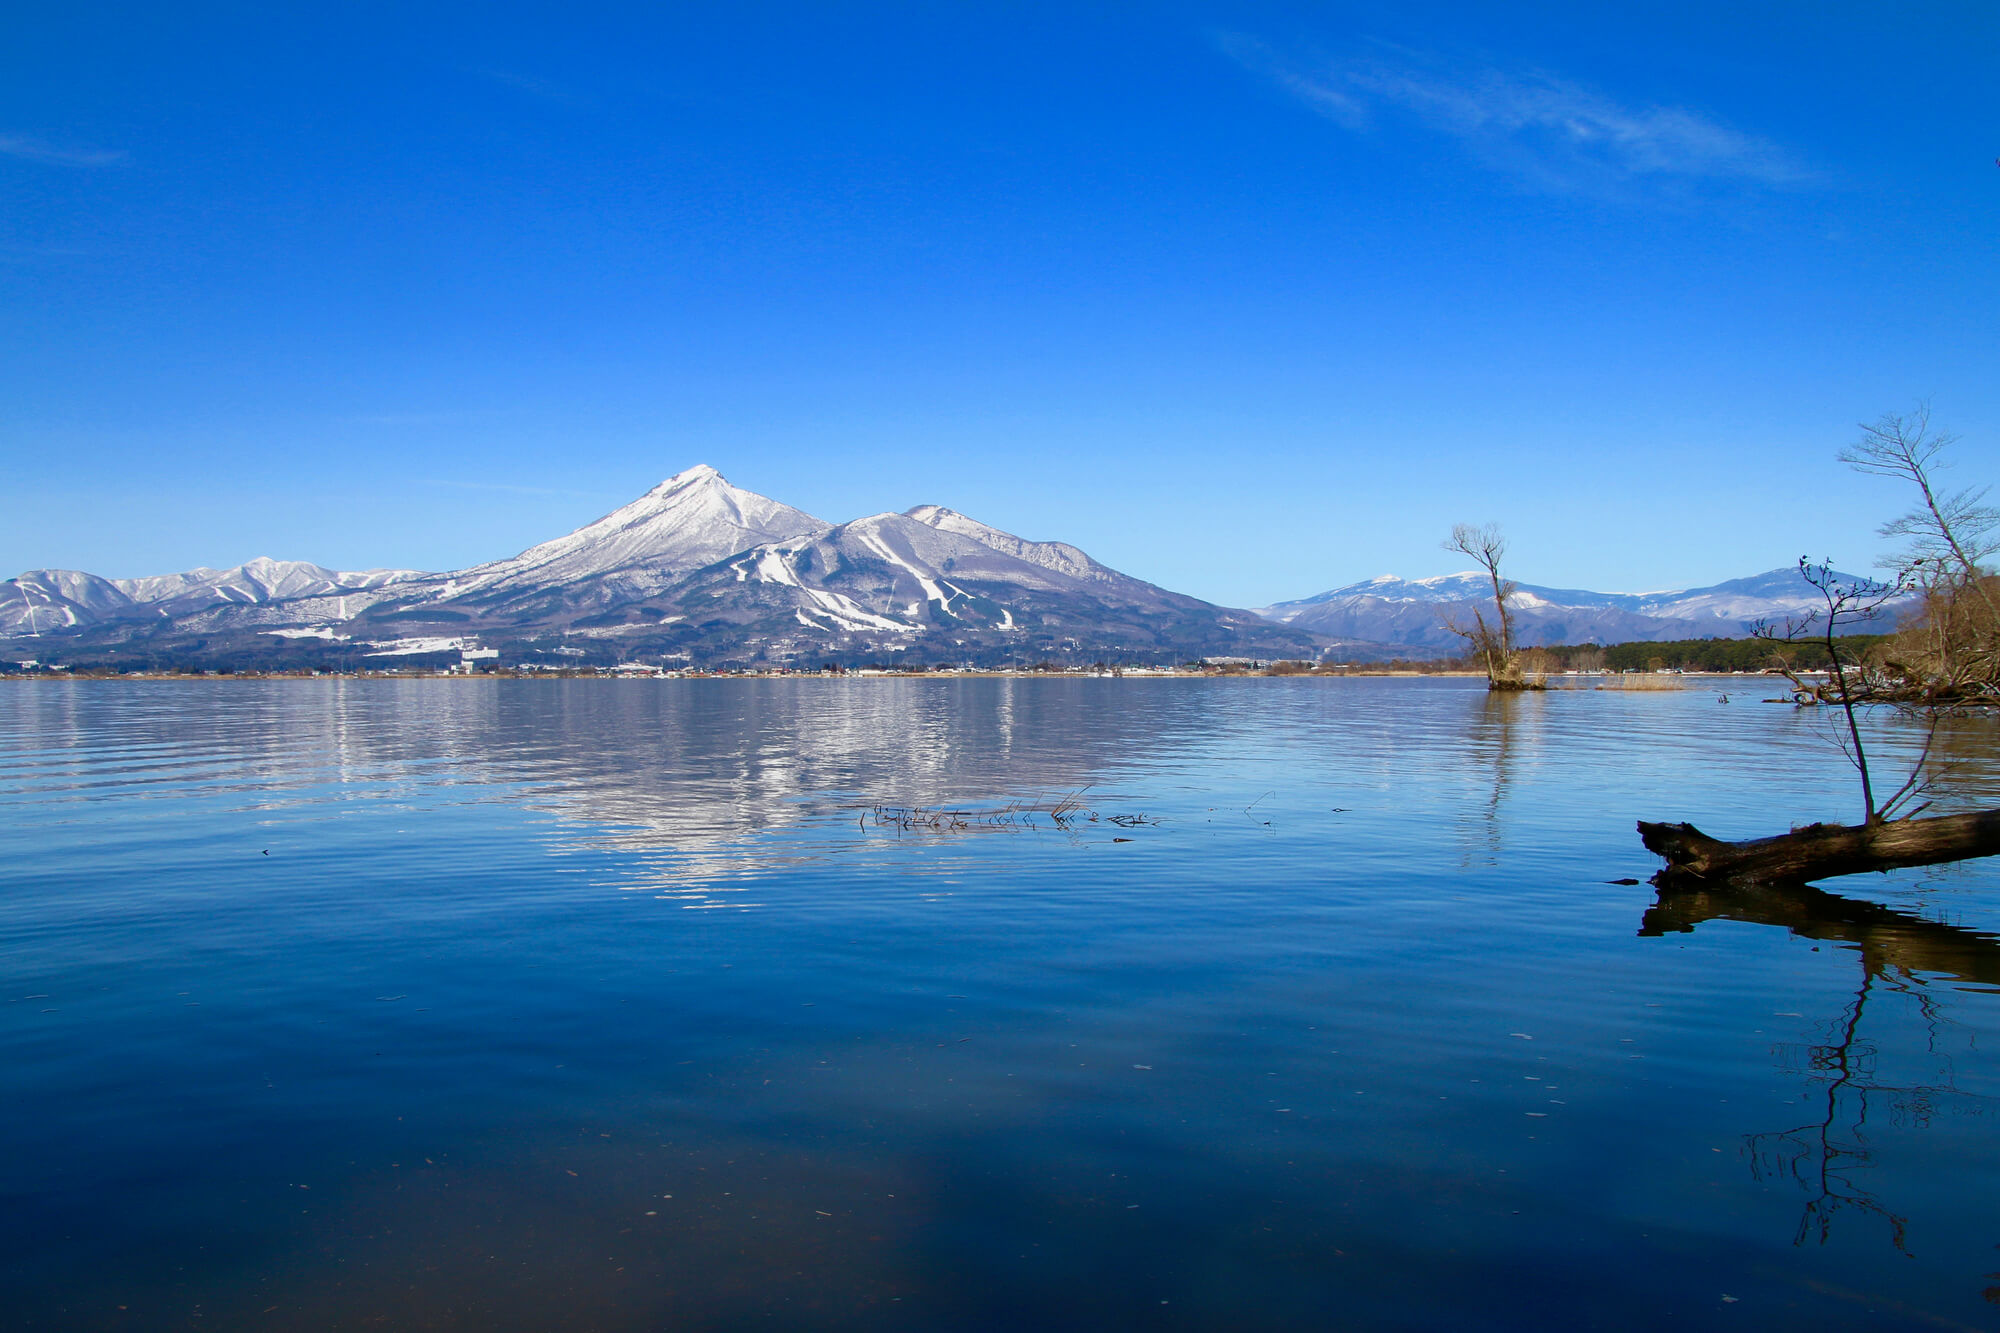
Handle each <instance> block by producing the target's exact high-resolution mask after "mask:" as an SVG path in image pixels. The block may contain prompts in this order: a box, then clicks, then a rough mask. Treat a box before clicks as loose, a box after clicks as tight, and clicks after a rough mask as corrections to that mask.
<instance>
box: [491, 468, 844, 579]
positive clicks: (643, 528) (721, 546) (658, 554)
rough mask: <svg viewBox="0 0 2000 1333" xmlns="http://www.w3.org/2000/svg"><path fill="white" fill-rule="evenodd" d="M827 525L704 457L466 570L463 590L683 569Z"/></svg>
mask: <svg viewBox="0 0 2000 1333" xmlns="http://www.w3.org/2000/svg"><path fill="white" fill-rule="evenodd" d="M828 526H829V525H828V524H827V523H825V522H824V521H822V520H820V519H817V518H814V517H813V516H812V515H811V514H808V513H806V512H804V511H803V510H798V509H794V508H792V507H791V506H790V505H786V504H780V503H779V502H778V501H776V500H773V499H770V498H769V497H767V496H762V495H758V494H757V493H756V492H754V491H746V490H743V489H742V488H741V487H737V486H732V485H730V484H729V482H728V481H726V480H724V478H723V476H722V474H721V473H720V472H717V471H716V470H715V469H714V468H712V467H710V466H709V465H708V464H706V463H697V464H695V465H694V466H693V467H691V468H688V469H687V470H685V471H683V472H677V473H675V474H674V475H673V476H671V477H668V478H667V479H666V480H665V481H663V482H661V483H660V484H659V485H657V486H655V487H654V488H653V489H652V490H650V491H647V492H646V493H645V494H644V495H642V496H640V497H639V498H638V499H636V500H634V501H632V502H631V503H630V504H627V505H623V506H620V507H619V508H617V509H614V510H612V511H611V512H610V513H609V514H606V515H605V516H604V517H603V518H600V519H598V520H597V521H596V522H595V523H587V524H585V525H584V526H583V527H580V528H578V529H577V530H576V531H574V532H571V533H569V534H568V535H566V536H562V537H558V538H556V539H555V540H554V541H548V542H543V543H542V544H541V545H539V546H531V547H529V548H528V549H527V550H525V551H523V552H521V554H519V555H517V556H514V557H513V558H511V559H508V560H496V561H493V562H492V563H490V564H485V565H480V566H477V567H475V568H473V569H469V570H465V571H463V572H462V573H461V574H459V575H458V576H457V577H458V579H459V580H460V582H461V587H460V588H459V589H458V590H457V591H460V592H462V591H465V590H466V587H467V586H469V587H471V588H495V587H508V586H514V585H517V584H522V583H523V582H524V581H525V582H526V583H528V584H532V585H534V586H547V585H549V584H552V583H564V582H570V581H574V580H577V579H583V578H592V577H595V576H598V575H603V574H609V573H612V572H614V571H618V570H635V569H646V570H651V571H654V572H655V573H657V572H658V571H661V570H676V571H683V572H684V571H687V570H691V569H699V568H700V567H701V566H703V565H707V564H711V563H713V562H715V561H717V560H722V559H726V558H727V557H729V556H732V555H735V554H736V553H737V552H739V551H747V550H749V549H750V548H751V547H753V546H759V545H762V544H763V543H765V542H772V541H782V540H784V539H785V538H787V537H797V536H801V535H804V534H806V533H814V532H824V531H825V530H826V529H827V527H828Z"/></svg>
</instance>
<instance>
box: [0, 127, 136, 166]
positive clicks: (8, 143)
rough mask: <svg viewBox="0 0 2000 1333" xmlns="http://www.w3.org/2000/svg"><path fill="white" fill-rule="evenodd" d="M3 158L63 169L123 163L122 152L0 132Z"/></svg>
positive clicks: (0, 149)
mask: <svg viewBox="0 0 2000 1333" xmlns="http://www.w3.org/2000/svg"><path fill="white" fill-rule="evenodd" d="M0 157H17V158H20V159H22V160H23V161H26V162H47V163H50V164H52V165H55V166H59V167H108V166H110V165H111V164H113V163H114V162H123V161H124V160H125V154H124V152H123V151H121V150H117V149H109V148H79V147H76V146H74V145H71V144H59V143H51V142H49V141H48V140H47V139H42V138H38V137H36V136H35V135H32V134H7V133H0Z"/></svg>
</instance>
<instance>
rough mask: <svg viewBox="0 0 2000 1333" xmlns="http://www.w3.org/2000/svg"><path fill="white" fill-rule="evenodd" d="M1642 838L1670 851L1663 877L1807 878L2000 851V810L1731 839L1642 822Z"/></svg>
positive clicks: (1679, 880) (1681, 880) (1649, 846)
mask: <svg viewBox="0 0 2000 1333" xmlns="http://www.w3.org/2000/svg"><path fill="white" fill-rule="evenodd" d="M1639 840H1640V841H1641V842H1643V843H1645V844H1646V850H1647V851H1649V852H1654V853H1656V854H1658V855H1660V856H1663V857H1665V858H1666V860H1667V866H1666V869H1664V870H1662V871H1660V873H1659V874H1657V875H1655V876H1654V877H1653V882H1654V883H1655V884H1661V885H1665V884H1686V883H1698V882H1701V881H1704V880H1715V881H1721V882H1731V881H1734V882H1737V883H1744V884H1804V883H1806V882H1807V881H1809V880H1815V879H1827V878H1831V877H1832V876H1835V875H1858V874H1861V873H1862V872H1863V871H1868V870H1897V869H1900V868H1902V867H1904V866H1928V865H1937V864H1939V863H1940V862H1944V861H1963V860H1966V859H1968V858H1970V857H1975V856H1993V855H1996V854H2000V810H1979V811H1974V812H1973V813H1971V814H1964V815H1942V816H1939V817H1938V818H1935V819H1894V820H1889V821H1886V822H1883V823H1877V824H1862V825H1849V824H1809V825H1807V826H1806V827H1805V828H1801V829H1793V830H1792V831H1791V832H1790V833H1780V834H1779V835H1778V836H1776V837H1774V838H1752V839H1751V840H1750V841H1748V842H1723V841H1722V840H1721V839H1719V838H1711V837H1709V836H1708V835H1707V834H1706V833H1703V832H1702V831H1701V830H1700V829H1698V828H1696V827H1695V826H1694V825H1692V824H1649V823H1647V822H1646V821H1645V820H1643V819H1642V820H1640V821H1639Z"/></svg>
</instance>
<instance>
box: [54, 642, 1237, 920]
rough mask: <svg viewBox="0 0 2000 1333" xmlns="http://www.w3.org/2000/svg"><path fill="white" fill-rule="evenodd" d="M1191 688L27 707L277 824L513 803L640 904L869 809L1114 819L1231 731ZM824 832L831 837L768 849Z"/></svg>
mask: <svg viewBox="0 0 2000 1333" xmlns="http://www.w3.org/2000/svg"><path fill="white" fill-rule="evenodd" d="M1190 684H1198V683H1197V682H1187V681H1176V680H1164V679H1162V680H1145V679H1127V680H1061V679H1055V680H1021V679H1006V678H1000V679H973V680H967V679H958V680H935V681H924V680H914V679H897V680H852V681H830V680H799V681H786V680H770V679H765V680H683V681H589V682H556V681H547V682H514V681H508V682H481V681H444V680H437V681H409V682H386V681H348V680H326V681H314V682H286V683H273V684H272V685H270V686H267V687H249V688H245V687H242V686H224V687H218V688H217V689H216V690H215V691H214V693H213V695H212V703H213V707H212V708H211V709H210V710H209V711H208V712H207V713H206V714H205V715H203V721H204V724H205V725H204V726H203V727H201V728H200V729H192V730H191V729H190V728H189V726H188V725H187V722H188V718H189V717H190V716H191V715H193V713H192V710H188V709H176V710H174V711H173V713H172V714H171V716H172V717H173V718H174V719H175V721H174V723H173V724H172V726H171V728H170V729H169V728H168V727H167V725H166V724H165V723H163V722H162V721H161V720H160V717H161V714H160V713H159V712H157V711H155V710H153V709H151V708H148V707H146V706H145V704H144V694H143V687H142V690H139V691H134V690H132V689H130V688H129V687H126V688H125V689H124V690H123V691H122V692H118V693H114V692H110V691H105V692H90V691H68V690H65V691H47V692H41V693H38V694H37V695H35V696H34V703H35V704H36V705H37V706H47V707H51V708H55V709H58V710H62V711H68V712H74V711H79V710H81V711H93V712H98V713H99V714H100V716H98V717H96V718H94V719H92V720H91V723H90V727H89V728H85V727H84V726H82V725H81V720H80V719H76V718H72V719H67V720H66V725H62V726H58V727H51V728H50V729H49V730H50V731H51V732H52V733H54V734H63V733H64V732H66V733H67V734H73V735H74V734H84V733H85V732H86V731H87V730H92V729H94V730H95V732H96V734H99V735H102V734H104V732H105V731H106V730H107V729H115V730H117V731H119V732H120V733H122V735H121V741H122V743H123V744H124V746H125V747H126V749H127V752H128V753H129V754H131V755H133V756H135V758H137V757H143V756H145V755H148V754H153V755H159V756H162V761H161V766H160V767H159V768H157V769H156V770H151V771H148V772H147V773H145V774H144V775H143V776H141V775H135V776H134V777H133V778H132V779H130V780H131V781H134V782H141V783H143V782H150V781H155V780H157V781H161V782H167V783H175V782H178V781H180V780H181V779H183V778H193V777H199V778H200V780H202V781H204V782H208V783H213V784H215V785H216V786H217V787H218V788H219V789H223V790H228V789H231V788H233V789H236V790H239V791H248V792H256V793H260V794H262V796H263V798H264V799H263V800H261V801H260V804H264V803H266V802H268V804H270V805H271V806H273V807H278V806H283V805H286V804H288V803H290V802H291V801H293V800H301V801H313V800H319V799H323V794H322V793H314V792H298V791H296V789H298V788H307V787H318V786H321V785H324V784H340V785H343V786H349V787H352V789H353V791H354V794H355V795H357V796H361V795H367V796H376V797H385V796H386V797H389V798H392V799H393V798H397V797H398V796H400V795H401V794H403V793H404V792H406V791H407V793H408V794H409V795H411V796H413V797H414V796H415V795H416V794H417V789H418V785H419V784H422V785H423V786H424V787H426V788H437V787H443V788H449V787H451V786H453V785H457V784H465V785H469V786H475V787H501V788H505V789H506V797H507V799H509V800H513V801H518V802H520V803H522V804H525V805H528V806H530V807H535V808H541V809H545V810H547V811H549V812H551V813H553V814H555V815H557V816H559V817H561V818H562V819H564V820H566V821H572V822H573V823H574V825H575V826H576V827H573V828H572V829H570V830H569V831H568V833H567V834H566V835H565V837H566V839H567V840H569V842H570V844H571V845H575V846H578V847H582V846H589V847H592V848H600V849H601V848H605V847H612V848H616V849H619V850H622V851H625V852H633V853H639V854H641V859H642V860H644V861H645V862H646V863H647V864H648V865H649V866H651V867H653V868H654V869H655V870H656V872H657V873H656V874H653V875H649V876H645V877H643V878H641V879H640V880H637V881H632V880H621V887H629V888H649V887H658V886H660V885H662V884H666V885H682V884H686V883H689V882H691V881H692V882H695V883H698V884H699V883H711V882H713V881H715V880H719V879H724V880H726V879H741V878H745V877H747V876H749V875H751V874H753V873H754V872H756V871H758V870H760V869H763V868H765V867H768V866H769V865H772V864H776V863H780V862H782V861H784V860H786V859H796V858H798V857H802V856H817V855H823V854H825V853H826V852H827V851H828V850H829V849H830V848H833V847H844V848H852V847H854V846H856V845H857V842H860V843H864V844H865V843H866V842H867V840H868V839H870V838H874V837H882V836H888V834H887V833H886V832H884V831H883V830H879V829H876V830H872V831H870V832H868V833H866V834H861V833H860V832H859V831H857V830H856V828H855V825H856V817H857V813H858V810H859V809H861V808H866V807H870V806H874V805H877V804H881V805H895V806H938V805H959V806H971V807H982V806H993V805H999V804H1004V803H1006V802H1008V801H1012V800H1018V799H1023V798H1030V799H1032V798H1036V797H1040V796H1047V795H1059V794H1061V793H1065V792H1071V791H1075V790H1077V789H1079V788H1084V787H1093V786H1095V787H1097V788H1098V790H1097V791H1096V792H1093V794H1092V795H1093V800H1094V801H1095V802H1096V803H1098V804H1101V805H1104V806H1105V808H1106V809H1107V811H1108V812H1109V811H1111V810H1112V808H1113V807H1112V804H1111V803H1113V802H1115V795H1114V794H1112V793H1108V792H1105V791H1104V790H1103V784H1104V783H1106V782H1107V781H1111V780H1114V779H1115V774H1116V773H1117V772H1118V771H1119V770H1120V768H1121V765H1122V763H1123V761H1124V760H1125V759H1126V758H1127V757H1128V756H1136V755H1142V754H1143V755H1149V756H1155V757H1157V756H1158V755H1159V754H1160V753H1161V752H1162V751H1163V750H1168V749H1172V748H1174V747H1175V746H1176V745H1181V746H1186V745H1198V744H1200V743H1201V742H1203V741H1204V740H1205V739H1207V738H1209V737H1210V736H1212V735H1213V734H1214V732H1215V731H1216V730H1217V729H1218V728H1219V726H1220V719H1219V718H1218V716H1217V715H1218V714H1220V713H1226V712H1228V711H1229V709H1230V701H1231V699H1232V698H1233V696H1231V695H1229V694H1228V693H1226V692H1218V691H1207V690H1201V689H1198V688H1196V689H1190V688H1188V686H1189V685H1190ZM154 688H161V689H169V690H176V691H180V692H182V693H183V694H184V692H185V691H186V690H187V689H189V688H190V687H189V686H186V685H167V686H160V687H154ZM197 688H198V687H197ZM105 712H116V713H117V714H118V720H117V721H116V722H108V721H107V719H106V718H105V717H104V716H102V714H103V713H105ZM169 757H170V758H169ZM813 828H822V829H826V830H829V832H832V833H837V834H838V837H837V838H813V839H806V840H801V839H800V838H797V837H792V838H786V837H774V836H772V835H774V834H782V833H786V832H788V831H792V832H796V831H806V830H810V829H813ZM561 845H564V844H563V842H562V841H559V842H558V846H561Z"/></svg>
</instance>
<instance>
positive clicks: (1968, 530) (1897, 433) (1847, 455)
mask: <svg viewBox="0 0 2000 1333" xmlns="http://www.w3.org/2000/svg"><path fill="white" fill-rule="evenodd" d="M1956 443H1958V436H1956V435H1953V434H1952V433H1951V432H1950V431H1946V430H1941V429H1933V428H1932V426H1931V409H1930V404H1929V403H1919V404H1918V405H1917V408H1916V410H1915V411H1914V412H1911V413H1909V414H1908V415H1907V416H1906V415H1903V414H1901V413H1897V412H1885V413H1884V414H1883V415H1882V416H1880V417H1878V418H1877V419H1876V420H1875V421H1874V422H1873V423H1867V424H1863V425H1862V427H1861V438H1860V439H1859V440H1857V441H1856V442H1855V443H1854V444H1852V445H1850V446H1849V447H1847V448H1845V449H1843V450H1841V451H1840V461H1841V462H1843V463H1845V464H1847V465H1848V466H1849V467H1851V468H1853V469H1854V470H1855V471H1856V472H1866V473H1868V474H1870V475H1872V476H1877V477H1895V478H1899V479H1901V480H1904V481H1907V482H1909V483H1911V484H1912V485H1914V486H1915V487H1916V488H1917V492H1918V494H1919V495H1921V496H1922V503H1920V504H1918V505H1917V506H1916V507H1915V508H1913V509H1911V510H1910V511H1909V512H1908V513H1906V514H1903V515H1902V516H1900V517H1898V518H1893V519H1890V520H1889V521H1888V522H1887V523H1884V524H1883V525H1882V526H1881V527H1880V528H1878V529H1877V530H1876V531H1877V532H1879V533H1880V534H1881V535H1882V536H1884V537H1901V538H1904V539H1906V540H1907V541H1908V543H1909V545H1908V548H1907V550H1906V552H1905V555H1904V557H1903V560H1902V561H1901V562H1900V563H1902V564H1904V565H1916V564H1929V565H1931V566H1932V567H1934V568H1937V567H1942V568H1943V569H1945V570H1946V571H1948V574H1949V576H1951V577H1956V578H1959V579H1963V580H1965V581H1966V582H1967V583H1969V584H1972V585H1974V586H1979V585H1980V583H1981V579H1980V573H1981V571H1980V564H1981V562H1982V561H1985V560H1987V559H1990V558H1991V557H1992V556H1993V555H1994V554H1995V553H1996V552H2000V509H1995V508H1993V507H1992V506H1991V505H1988V504H1986V503H1984V501H1985V499H1986V492H1987V491H1988V490H1989V489H1990V488H1989V487H1985V486H1982V487H1980V488H1979V489H1978V490H1976V491H1975V490H1972V489H1970V488H1967V489H1963V490H1958V491H1953V492H1950V493H1948V494H1947V493H1942V492H1940V491H1939V489H1938V484H1937V476H1936V474H1937V473H1938V472H1940V471H1942V470H1944V469H1945V468H1948V467H1950V466H1951V464H1950V462H1949V461H1948V460H1944V459H1941V458H1940V457H1939V455H1941V454H1942V453H1943V452H1944V451H1945V450H1946V449H1949V448H1950V447H1951V446H1952V445H1954V444H1956ZM1980 595H1981V596H1983V597H1985V598H1986V601H1987V604H1988V605H1989V606H1990V605H1992V604H1993V599H1992V597H1991V596H1990V594H1989V593H1988V592H1987V591H1986V590H1985V589H1984V588H1983V587H1981V588H1980Z"/></svg>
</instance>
